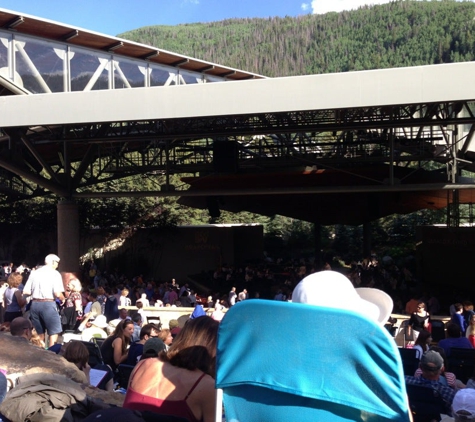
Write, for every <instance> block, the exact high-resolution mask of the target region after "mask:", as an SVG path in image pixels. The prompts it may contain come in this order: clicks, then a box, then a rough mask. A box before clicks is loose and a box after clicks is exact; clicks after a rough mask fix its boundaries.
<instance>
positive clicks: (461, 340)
mask: <svg viewBox="0 0 475 422" xmlns="http://www.w3.org/2000/svg"><path fill="white" fill-rule="evenodd" d="M438 346H439V347H442V349H444V351H445V354H446V356H447V357H450V349H451V348H452V347H460V348H463V349H473V347H472V344H471V343H470V340H469V339H468V338H467V337H461V335H460V327H459V326H458V325H457V324H454V323H449V324H447V338H445V339H443V340H440V341H439V343H438Z"/></svg>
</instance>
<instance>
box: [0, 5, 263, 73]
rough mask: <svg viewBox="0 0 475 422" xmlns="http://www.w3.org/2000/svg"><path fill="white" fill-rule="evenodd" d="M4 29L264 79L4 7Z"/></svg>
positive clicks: (191, 68)
mask: <svg viewBox="0 0 475 422" xmlns="http://www.w3.org/2000/svg"><path fill="white" fill-rule="evenodd" d="M2 28H3V29H5V30H9V31H15V33H17V34H24V35H30V36H34V37H38V38H41V39H44V40H50V41H56V42H62V43H68V44H69V45H72V46H80V47H86V48H90V49H94V50H99V51H104V52H107V53H110V52H114V53H116V54H119V55H120V56H123V57H129V58H134V59H142V60H148V61H150V62H151V63H157V64H161V65H166V66H172V67H177V66H179V67H180V68H181V69H185V70H189V71H193V72H205V73H206V74H207V75H212V76H216V77H226V78H227V79H229V80H243V79H250V78H262V77H263V76H261V75H257V74H254V73H251V72H246V71H243V70H239V69H234V68H230V67H227V66H222V65H219V64H215V63H210V62H206V61H204V60H198V59H194V58H191V57H187V56H184V55H181V54H176V53H173V52H170V51H166V50H163V49H160V48H155V47H151V46H148V45H145V44H140V43H135V42H132V41H128V40H125V39H121V38H117V37H112V36H108V35H104V34H100V33H97V32H94V31H90V30H87V29H83V28H78V27H75V26H71V25H66V24H62V23H58V22H54V21H50V20H48V19H43V18H39V17H36V16H31V15H27V14H24V13H19V12H15V11H12V10H7V9H1V8H0V29H2Z"/></svg>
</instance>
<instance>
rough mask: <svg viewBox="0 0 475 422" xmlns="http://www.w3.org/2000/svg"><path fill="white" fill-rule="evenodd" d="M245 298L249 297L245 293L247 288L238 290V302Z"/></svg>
mask: <svg viewBox="0 0 475 422" xmlns="http://www.w3.org/2000/svg"><path fill="white" fill-rule="evenodd" d="M247 298H249V295H248V293H247V289H244V290H243V291H242V292H240V293H239V294H238V300H239V302H242V301H243V300H246V299H247Z"/></svg>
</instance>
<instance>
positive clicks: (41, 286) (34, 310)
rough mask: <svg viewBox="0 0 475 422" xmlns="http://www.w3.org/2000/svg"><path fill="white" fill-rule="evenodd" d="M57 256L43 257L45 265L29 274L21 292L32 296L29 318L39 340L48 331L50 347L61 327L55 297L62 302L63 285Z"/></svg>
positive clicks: (42, 338)
mask: <svg viewBox="0 0 475 422" xmlns="http://www.w3.org/2000/svg"><path fill="white" fill-rule="evenodd" d="M58 265H59V257H58V256H57V255H54V254H49V255H47V256H46V258H45V265H44V266H43V267H41V268H39V269H37V270H35V271H33V272H32V273H31V274H30V277H29V278H28V281H27V282H26V285H25V288H24V289H23V294H24V295H27V296H30V295H31V297H32V300H31V308H30V319H31V322H32V323H33V326H34V327H35V329H36V332H37V333H38V335H39V336H40V338H41V340H43V341H44V340H45V332H48V337H49V339H48V345H49V347H51V346H52V345H53V344H55V343H56V341H57V340H58V334H60V333H61V332H62V331H63V329H62V326H61V319H60V317H59V313H58V308H57V306H56V302H55V298H58V299H59V300H60V301H61V302H64V300H65V298H64V295H63V291H64V286H63V279H62V278H61V274H60V273H59V271H57V270H56V269H57V268H58Z"/></svg>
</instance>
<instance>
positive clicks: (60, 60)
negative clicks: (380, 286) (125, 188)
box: [0, 9, 475, 224]
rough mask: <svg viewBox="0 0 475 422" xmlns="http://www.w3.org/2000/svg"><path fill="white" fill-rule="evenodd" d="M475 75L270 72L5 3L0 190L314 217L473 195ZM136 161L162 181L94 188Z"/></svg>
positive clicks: (469, 66)
mask: <svg viewBox="0 0 475 422" xmlns="http://www.w3.org/2000/svg"><path fill="white" fill-rule="evenodd" d="M157 52H158V53H159V54H158V55H155V53H157ZM5 57H15V60H6V59H5ZM2 60H3V61H2ZM473 74H475V62H468V63H455V64H446V65H437V66H418V67H410V68H398V69H384V70H370V71H362V72H348V73H340V74H324V75H308V76H298V77H286V78H264V77H262V76H260V75H255V74H252V73H248V72H244V71H239V70H235V69H231V68H226V67H224V66H220V65H215V64H211V63H206V62H203V61H200V60H195V59H191V58H187V57H185V56H180V55H176V54H174V53H170V52H166V51H163V50H159V49H155V48H153V47H148V46H144V45H141V44H137V43H131V42H128V41H125V40H119V39H118V38H114V37H108V36H104V35H101V34H96V33H93V32H91V31H85V30H82V29H77V28H72V27H69V26H65V25H62V24H58V23H54V22H49V21H45V20H42V19H39V18H34V17H29V16H26V15H22V14H18V13H15V12H10V11H5V10H2V9H0V85H1V86H3V88H4V89H3V91H1V92H0V94H1V95H3V96H0V110H1V113H0V128H1V131H2V134H1V136H0V167H1V168H3V169H4V172H3V174H1V175H0V178H1V180H0V193H1V194H3V195H5V198H6V199H8V198H13V199H15V198H17V199H18V198H28V197H33V196H35V195H36V196H37V195H44V194H46V193H48V192H53V193H54V194H56V195H58V196H59V197H64V198H91V197H112V196H171V195H174V196H181V197H182V198H181V200H180V201H181V202H182V203H185V204H187V205H190V206H195V207H201V208H208V209H209V210H210V211H211V210H214V212H215V211H216V209H217V208H219V209H228V210H230V211H241V210H247V211H253V212H257V213H262V214H268V215H269V214H282V215H288V216H291V217H295V218H300V219H304V220H308V221H318V222H321V223H323V224H330V223H338V222H340V223H350V224H359V223H362V222H365V221H371V220H374V219H376V218H379V217H381V216H385V215H389V214H392V213H408V212H412V211H416V210H418V209H423V208H433V209H438V208H443V207H444V206H445V205H447V204H449V205H450V204H455V205H457V204H458V203H474V202H475V194H474V188H475V182H474V180H475V178H474V175H473V173H475V148H474V146H473V135H474V132H475V129H474V124H475V85H474V84H470V83H469V81H470V80H471V78H472V75H473ZM246 79H252V80H246ZM8 94H10V95H8ZM11 94H17V95H11ZM93 164H94V166H95V169H97V171H95V170H94V171H93V170H92V168H93ZM134 174H147V175H148V177H150V178H154V180H156V184H157V189H156V190H154V191H147V192H146V191H140V189H139V187H137V190H135V191H134V192H112V191H111V192H106V191H105V190H100V191H99V190H97V189H95V188H94V187H95V186H96V185H97V184H99V183H101V182H103V181H104V180H115V179H119V178H123V177H127V176H129V175H134ZM171 175H183V176H186V177H183V179H182V180H183V181H184V182H186V183H187V187H188V188H187V189H184V188H182V187H176V186H171V185H170V182H169V177H170V176H171ZM190 175H193V177H190Z"/></svg>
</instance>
